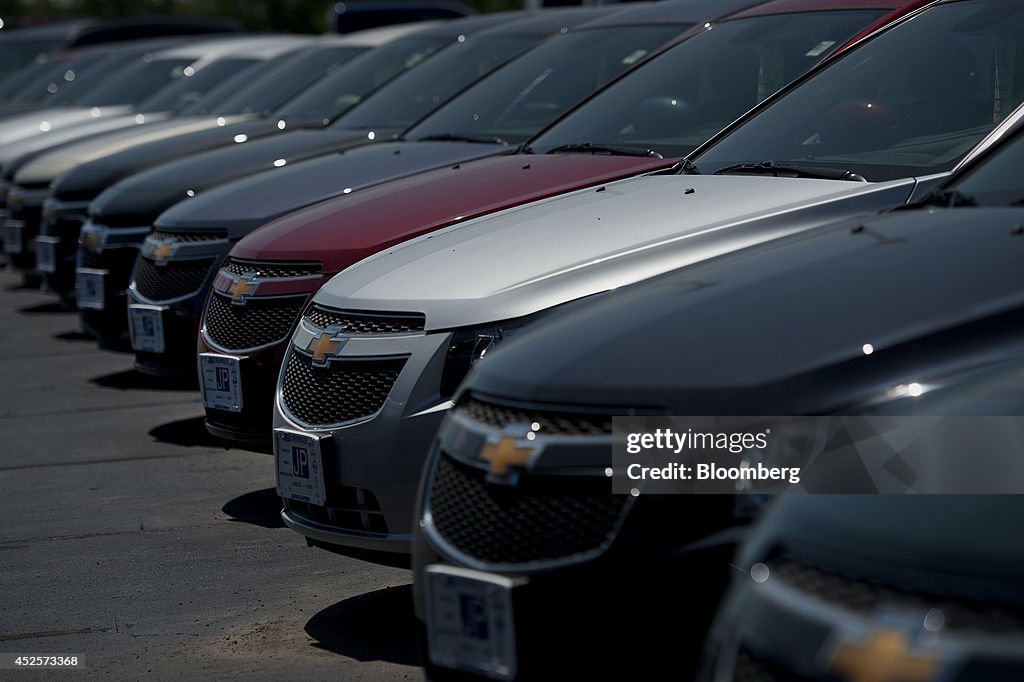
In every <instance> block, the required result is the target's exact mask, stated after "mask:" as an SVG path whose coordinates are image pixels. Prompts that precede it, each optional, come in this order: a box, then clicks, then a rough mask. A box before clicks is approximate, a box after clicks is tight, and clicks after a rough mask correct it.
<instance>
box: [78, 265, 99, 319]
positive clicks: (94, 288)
mask: <svg viewBox="0 0 1024 682" xmlns="http://www.w3.org/2000/svg"><path fill="white" fill-rule="evenodd" d="M106 279H107V271H106V270H91V269H87V268H79V269H77V270H75V300H77V301H78V307H79V308H81V309H83V310H103V308H104V299H105V297H106V289H105V288H104V287H105V282H106Z"/></svg>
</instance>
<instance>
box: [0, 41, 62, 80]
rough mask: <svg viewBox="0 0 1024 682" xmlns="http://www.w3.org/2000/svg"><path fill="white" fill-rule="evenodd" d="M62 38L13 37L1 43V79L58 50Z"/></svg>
mask: <svg viewBox="0 0 1024 682" xmlns="http://www.w3.org/2000/svg"><path fill="white" fill-rule="evenodd" d="M61 42H62V41H60V40H18V39H16V38H12V39H10V40H5V41H3V42H2V43H0V80H2V79H4V78H7V76H9V75H11V74H12V73H14V72H15V71H17V70H18V69H20V68H21V67H23V66H26V65H28V64H31V63H32V62H33V61H34V60H35V59H36V58H37V57H41V56H43V55H45V54H48V53H50V52H52V51H53V50H56V49H57V48H58V47H60V44H61Z"/></svg>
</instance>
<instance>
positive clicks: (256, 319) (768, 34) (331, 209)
mask: <svg viewBox="0 0 1024 682" xmlns="http://www.w3.org/2000/svg"><path fill="white" fill-rule="evenodd" d="M925 4H929V3H928V0H913V1H909V2H908V1H900V0H841V1H840V0H775V1H773V2H768V3H765V4H763V5H759V6H757V7H755V8H753V9H748V10H745V11H742V12H739V13H737V14H735V15H733V16H731V17H729V18H727V19H725V20H724V21H739V20H743V21H749V22H750V23H751V30H750V31H749V34H750V36H751V42H750V44H749V45H743V46H737V45H733V44H730V45H727V46H725V45H723V46H716V45H714V43H713V41H714V39H715V32H714V31H713V30H707V31H704V32H703V33H701V34H699V35H698V36H696V37H695V38H691V39H689V40H684V41H682V42H680V43H678V44H675V45H673V46H671V47H669V48H666V49H665V50H664V51H662V52H661V53H660V54H659V55H657V56H655V57H653V58H652V59H651V60H650V61H649V63H647V64H646V65H644V66H642V67H638V68H637V69H634V70H633V71H632V72H630V74H629V75H627V76H625V77H623V78H621V79H619V80H617V81H615V82H613V83H611V84H610V85H609V86H608V87H607V88H606V89H605V90H603V91H602V92H601V93H599V94H598V95H596V96H594V97H593V98H592V99H590V100H588V101H587V102H586V103H584V104H583V105H581V106H580V107H579V108H578V109H577V110H576V111H575V112H572V113H570V114H569V115H567V116H566V117H565V118H563V119H562V120H561V121H560V122H559V123H556V124H555V125H554V126H553V127H552V128H550V129H549V130H548V131H546V132H544V133H541V134H540V135H539V136H537V137H536V138H534V140H533V141H531V145H528V146H526V147H525V149H526V150H529V149H530V147H531V146H535V147H537V148H538V149H546V150H547V152H548V153H544V154H529V153H527V154H518V155H513V156H500V157H491V158H487V159H483V160H480V161H476V162H473V163H466V164H462V165H456V166H454V167H452V168H445V169H440V170H436V171H432V172H429V173H424V174H420V175H416V176H413V177H410V178H407V179H403V180H398V181H394V182H389V183H386V184H382V185H379V186H377V187H373V188H369V189H365V190H362V191H360V192H357V193H354V194H352V195H351V196H341V197H338V198H336V199H332V200H329V201H326V202H323V203H320V204H317V205H314V206H312V207H309V208H306V209H303V210H300V211H297V212H295V213H292V214H289V215H287V216H285V217H283V218H281V219H278V220H276V221H274V222H272V223H269V224H268V225H266V226H264V227H263V228H261V229H259V230H257V231H255V232H253V233H252V234H250V235H248V236H247V237H245V238H243V239H242V240H241V241H240V242H239V243H238V244H236V245H235V247H234V248H233V249H232V250H231V253H230V254H229V256H228V257H227V259H226V260H225V262H224V264H223V266H222V268H221V270H220V272H219V273H218V274H217V276H216V278H215V280H214V283H213V291H212V292H211V294H210V296H209V298H208V299H207V303H206V308H205V311H204V313H203V319H202V326H201V329H200V334H199V354H200V355H199V359H198V363H199V375H200V386H201V388H202V391H203V402H204V405H205V407H206V425H207V429H208V430H209V431H210V433H212V434H213V435H215V436H217V437H220V438H222V439H224V440H225V441H229V442H233V443H235V444H241V445H244V446H248V447H251V448H255V449H260V450H269V448H270V438H271V420H272V415H273V398H274V387H275V386H276V379H277V374H278V372H279V369H280V366H281V361H282V358H283V357H284V353H285V351H286V349H287V345H288V343H287V342H288V339H289V338H290V337H291V334H292V332H293V331H294V328H295V325H296V323H297V321H298V319H299V315H300V313H301V312H302V310H303V309H304V308H305V306H306V304H307V302H308V301H309V300H310V298H311V297H312V296H313V294H315V293H316V291H317V290H319V288H320V287H321V286H322V285H323V284H325V283H326V282H327V281H328V280H329V279H330V278H331V277H333V276H334V275H335V274H337V273H338V272H340V271H341V270H343V269H345V268H346V267H348V266H349V265H352V264H353V263H355V262H357V261H359V260H361V259H363V258H365V257H367V256H369V255H371V254H373V253H376V252H378V251H381V250H383V249H386V248H388V247H389V246H392V245H395V244H398V243H400V242H403V241H405V240H408V239H411V238H413V237H416V236H419V235H423V234H426V233H428V232H431V231H434V230H437V229H440V228H443V227H446V226H449V225H452V224H454V223H457V222H460V221H463V220H468V219H470V218H474V217H478V216H481V215H485V214H488V213H493V212H496V211H499V210H502V209H506V208H510V207H513V206H516V205H519V204H524V203H527V202H531V201H537V200H539V199H543V198H545V197H550V196H554V195H557V194H562V193H565V192H569V191H572V190H576V189H583V188H586V187H591V186H596V185H600V184H603V183H607V182H611V181H613V180H617V179H622V178H626V177H630V176H635V175H639V174H643V173H649V172H655V171H659V170H665V169H668V168H670V167H671V166H673V165H674V163H675V162H676V161H677V160H678V159H679V158H680V157H682V156H683V155H685V154H687V153H689V152H690V151H691V150H692V149H693V148H695V147H696V146H697V145H699V144H700V143H701V142H703V141H704V140H705V139H707V138H708V137H710V136H711V135H712V134H714V133H716V132H718V130H719V129H721V128H722V127H724V126H725V125H727V124H728V123H729V122H731V121H732V120H733V119H735V118H737V117H738V116H740V115H741V114H742V113H743V112H744V111H746V110H747V109H748V108H750V107H751V106H753V105H754V104H756V103H757V101H759V100H760V99H763V98H764V97H766V96H767V95H769V94H771V92H774V91H775V90H776V89H778V87H781V86H782V85H785V84H786V83H788V82H790V81H792V80H794V79H795V78H797V77H799V76H800V75H802V74H803V73H804V72H806V70H807V69H808V68H810V67H811V66H813V65H814V64H816V63H818V62H819V61H821V60H822V59H824V58H826V57H827V56H828V55H830V54H835V52H836V51H837V50H838V49H842V48H840V47H839V46H843V47H845V46H846V45H848V44H850V43H851V42H853V41H854V40H855V39H856V38H858V37H860V36H861V35H863V34H865V33H866V32H870V30H873V29H874V28H877V27H878V26H880V25H884V24H886V23H888V22H890V21H892V20H893V19H895V18H898V17H900V16H903V15H905V14H906V13H908V12H910V11H912V10H913V9H916V8H918V7H920V6H922V5H925ZM854 16H856V20H852V19H853V17H854ZM800 21H807V22H808V24H809V25H810V24H811V23H813V24H814V26H815V29H814V30H816V31H818V32H819V33H820V35H818V33H814V32H811V31H810V30H803V31H802V30H800V26H799V22H800ZM837 38H838V39H837ZM700 41H707V43H708V44H707V45H701V43H700ZM716 48H718V49H716ZM753 54H759V55H769V56H768V57H767V59H769V61H772V56H773V55H774V56H777V57H778V59H776V60H774V61H773V66H774V67H776V68H775V70H774V71H769V70H768V69H766V68H764V67H765V66H766V65H765V64H764V59H765V57H761V58H760V59H761V61H760V63H752V62H751V61H750V60H749V59H747V60H746V61H739V57H746V56H749V55H753ZM700 55H703V56H706V57H707V56H711V57H715V58H716V59H706V60H704V61H703V62H701V63H695V62H697V61H698V59H699V56H700ZM720 55H722V57H721V58H719V56H720ZM725 55H730V56H731V55H737V56H738V61H737V63H736V64H735V65H733V64H730V63H729V62H728V58H727V57H725ZM783 57H785V58H786V60H785V62H786V63H785V64H783V61H784V60H783ZM796 57H799V58H802V60H801V59H798V58H796ZM680 61H682V62H683V63H684V65H685V66H686V67H687V71H686V73H687V75H691V76H694V77H697V78H705V79H711V80H710V82H713V83H716V86H715V87H714V88H711V89H710V90H709V92H710V94H709V95H708V96H707V97H706V98H705V99H703V100H698V106H696V107H693V108H691V109H690V110H688V111H685V112H680V111H678V110H677V109H678V108H677V107H676V100H674V99H671V97H664V96H660V95H662V94H663V91H673V89H674V88H675V87H676V85H677V83H675V81H678V80H679V78H680V75H679V74H680V66H679V62H680ZM787 69H788V70H787ZM730 70H731V73H728V74H727V73H726V72H729V71H730ZM748 71H749V73H748ZM766 73H772V74H774V75H773V78H774V80H771V79H769V81H768V82H766V81H765V74H766ZM726 76H729V77H730V78H729V80H728V81H724V82H728V83H729V85H724V84H723V83H724V82H723V81H722V80H721V79H722V78H725V77H726ZM666 84H670V85H668V86H667V87H666ZM619 90H621V91H623V92H625V93H626V94H625V95H624V96H622V97H617V96H616V95H617V92H618V91H619ZM737 94H738V95H739V96H738V97H737V96H735V95H737ZM627 97H628V98H629V101H630V102H632V103H635V105H636V106H634V107H632V111H634V112H636V114H635V115H636V116H637V117H638V118H637V119H636V121H632V120H631V121H628V122H626V124H627V125H629V124H634V123H637V122H642V123H643V124H644V125H654V126H662V127H665V126H668V127H669V128H670V130H671V131H672V133H673V135H674V137H673V139H674V140H678V143H677V144H672V145H668V146H666V147H665V148H663V149H658V150H653V149H640V148H635V149H634V148H628V147H621V146H616V145H613V144H602V143H601V137H600V134H601V132H602V131H603V130H608V133H607V137H606V138H605V139H612V133H611V130H612V129H611V126H619V127H621V125H622V124H623V121H622V120H620V114H621V111H620V110H621V109H622V107H621V104H622V100H623V99H625V98H627ZM616 129H617V128H616ZM577 130H583V131H587V136H586V137H585V138H583V139H581V140H580V143H579V144H559V145H557V146H555V147H554V148H552V147H551V145H550V144H546V142H547V141H550V140H563V139H566V138H567V135H571V134H572V133H573V132H575V131H577ZM570 131H572V132H570ZM662 132H664V130H662ZM662 137H664V135H662ZM663 156H664V157H667V158H662V157H663ZM538 246H539V247H540V248H543V245H538ZM387 331H388V330H387V329H379V328H378V327H377V326H375V324H374V320H372V319H363V318H360V319H352V320H351V326H350V327H348V328H347V329H346V332H347V333H350V334H352V335H362V334H379V333H387Z"/></svg>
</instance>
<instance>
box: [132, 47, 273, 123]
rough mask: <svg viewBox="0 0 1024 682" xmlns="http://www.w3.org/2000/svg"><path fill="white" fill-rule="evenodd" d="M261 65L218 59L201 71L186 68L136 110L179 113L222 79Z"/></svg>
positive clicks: (262, 64)
mask: <svg viewBox="0 0 1024 682" xmlns="http://www.w3.org/2000/svg"><path fill="white" fill-rule="evenodd" d="M264 64H265V62H260V61H258V60H256V59H242V58H231V59H218V60H217V61H215V62H211V63H209V64H207V65H206V66H204V67H202V68H201V69H194V67H192V66H186V67H185V68H183V69H182V72H181V74H180V75H179V76H177V77H176V78H175V79H174V82H173V83H172V84H171V85H168V86H167V87H165V88H161V89H160V90H159V91H158V92H157V93H156V94H155V95H153V96H152V97H150V98H149V99H147V100H146V101H144V102H142V103H141V104H139V111H143V112H151V111H174V112H179V111H181V110H183V109H185V108H186V107H188V106H190V105H193V104H195V103H196V102H198V101H199V100H201V99H202V98H203V97H204V96H205V95H206V94H207V93H208V92H210V91H211V90H212V89H214V88H215V87H217V86H219V85H220V84H221V83H222V82H224V80H225V79H230V78H232V77H233V76H235V75H236V74H238V73H241V72H242V71H245V70H246V69H250V68H252V67H254V66H255V67H257V69H256V71H258V70H259V69H262V68H263V66H264Z"/></svg>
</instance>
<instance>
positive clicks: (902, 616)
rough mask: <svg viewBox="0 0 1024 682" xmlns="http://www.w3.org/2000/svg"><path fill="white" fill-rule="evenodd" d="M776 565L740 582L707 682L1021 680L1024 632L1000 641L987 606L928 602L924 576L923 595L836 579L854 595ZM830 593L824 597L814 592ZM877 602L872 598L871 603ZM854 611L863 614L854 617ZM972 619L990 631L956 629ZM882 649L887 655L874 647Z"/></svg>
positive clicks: (944, 599)
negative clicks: (910, 675) (902, 674)
mask: <svg viewBox="0 0 1024 682" xmlns="http://www.w3.org/2000/svg"><path fill="white" fill-rule="evenodd" d="M777 559H778V561H776V560H775V559H766V560H765V562H764V563H765V565H766V566H767V567H768V571H767V572H766V573H765V572H762V574H761V575H762V576H765V577H764V579H763V580H762V582H755V580H752V579H750V578H749V577H744V578H741V579H737V580H736V582H735V584H734V586H733V589H732V591H731V592H730V594H729V597H728V598H727V600H726V602H725V604H724V606H723V608H722V609H721V612H720V614H719V617H718V620H717V622H716V623H715V627H714V631H713V633H712V635H711V637H710V638H709V641H708V656H707V659H706V663H705V666H704V668H703V670H702V671H701V676H700V678H699V679H700V680H701V681H702V682H718V681H719V680H722V681H726V680H740V679H757V680H761V679H780V680H794V681H796V680H806V681H807V682H828V681H829V680H835V679H853V678H854V677H855V676H857V675H864V674H867V673H866V672H864V671H867V670H869V668H873V669H875V670H877V671H878V672H879V674H883V673H884V674H885V675H891V676H892V677H891V679H895V678H896V677H897V676H898V674H899V673H897V671H898V670H910V669H911V668H914V669H918V670H921V671H923V672H921V673H920V674H917V675H915V676H914V679H919V680H928V681H932V680H934V681H938V680H942V681H943V682H995V681H997V680H1007V681H1009V680H1018V679H1022V677H1024V631H1021V630H1020V629H1015V628H1012V627H1007V628H1005V629H1004V631H1003V632H996V630H998V629H999V628H998V627H997V626H996V623H997V622H998V621H997V620H996V619H994V618H993V619H986V618H985V617H984V615H983V611H980V610H978V609H980V608H983V607H981V604H982V603H983V602H981V601H978V602H966V603H973V604H974V607H972V608H971V609H970V610H969V611H964V610H960V609H959V608H958V604H957V601H958V600H957V598H955V597H951V596H950V595H941V596H940V595H935V596H934V597H928V596H927V595H928V591H930V590H932V589H934V585H933V584H932V583H930V582H929V581H928V580H927V576H921V578H922V579H923V582H922V583H921V591H913V590H912V589H911V588H909V586H908V588H907V589H906V590H903V589H901V588H891V589H890V588H887V587H884V586H883V585H882V584H880V583H876V582H873V581H865V582H859V581H856V580H851V579H849V578H848V577H840V578H839V580H840V582H845V583H849V585H848V586H847V589H828V588H827V586H829V585H830V582H829V581H828V580H825V581H822V580H821V577H820V575H819V574H817V573H816V572H815V573H814V575H817V576H818V577H817V578H811V579H808V580H798V581H794V580H792V577H794V575H800V572H799V571H798V572H796V573H794V574H792V575H789V573H790V571H789V570H787V569H784V568H783V566H784V565H785V564H788V563H790V559H789V558H785V559H783V558H781V557H777ZM780 561H781V562H783V564H781V565H780V563H779V562H780ZM762 570H763V569H762ZM787 575H789V577H787ZM823 586H825V587H826V591H825V592H823V593H820V594H812V593H811V592H810V590H815V589H817V590H819V591H820V588H822V587H823ZM833 587H834V585H833ZM872 592H874V595H875V598H874V599H870V600H867V599H865V598H866V597H868V596H869V595H871V593H872ZM901 592H902V593H903V598H901ZM851 600H854V601H853V602H851ZM851 603H857V604H858V605H859V607H861V608H858V609H853V608H849V605H850V604H851ZM936 612H939V613H941V614H942V615H941V618H942V622H940V621H939V620H936V619H935V616H934V614H935V613H936ZM967 613H970V614H971V615H970V616H969V617H968V620H969V621H970V620H973V621H974V623H975V625H977V624H978V623H979V622H984V625H983V626H982V627H981V628H980V629H974V628H960V627H958V625H957V620H958V619H957V615H961V616H962V615H966V614H967ZM930 614H931V616H930ZM979 616H980V617H981V620H980V621H979V620H977V619H978V617H979ZM929 618H931V622H929ZM962 624H963V623H961V625H962ZM936 625H937V627H936ZM883 641H885V642H888V643H889V645H888V646H884V647H877V648H876V647H875V644H877V643H880V642H883ZM873 643H874V644H873ZM857 670H859V671H861V672H856V671H857ZM873 679H874V678H873ZM887 679H890V678H889V677H887Z"/></svg>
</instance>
